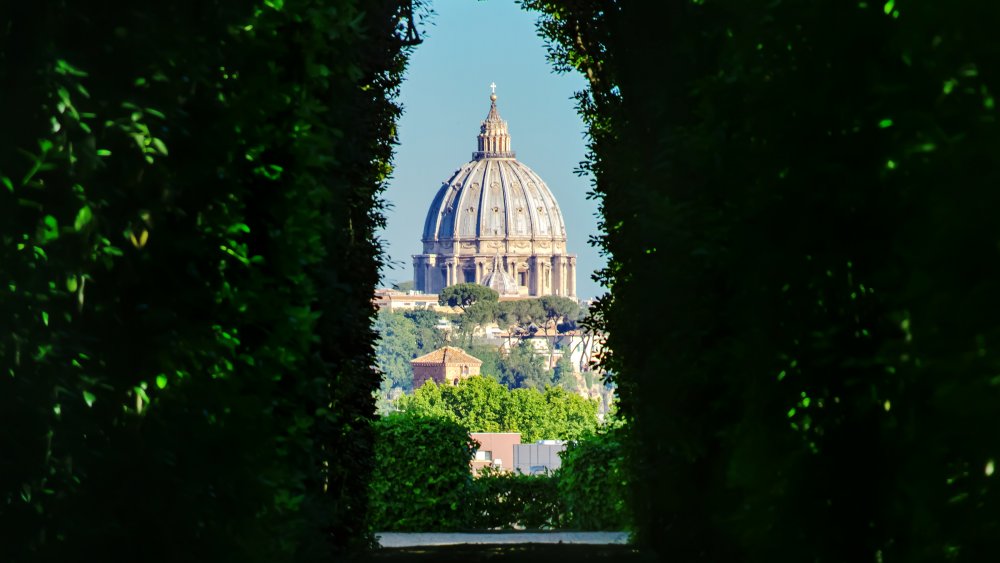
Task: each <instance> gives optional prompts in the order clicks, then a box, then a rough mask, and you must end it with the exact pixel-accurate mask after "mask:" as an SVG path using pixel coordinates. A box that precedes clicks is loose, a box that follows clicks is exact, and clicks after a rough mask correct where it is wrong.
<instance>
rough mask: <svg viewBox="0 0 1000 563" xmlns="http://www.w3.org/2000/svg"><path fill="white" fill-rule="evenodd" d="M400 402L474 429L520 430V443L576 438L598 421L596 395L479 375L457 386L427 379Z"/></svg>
mask: <svg viewBox="0 0 1000 563" xmlns="http://www.w3.org/2000/svg"><path fill="white" fill-rule="evenodd" d="M396 406H397V408H398V409H399V410H400V411H402V412H404V413H409V414H413V415H417V416H422V417H431V418H443V419H446V420H451V421H454V422H457V423H458V424H460V425H461V426H462V427H464V428H467V429H469V430H470V431H472V432H520V433H521V441H522V442H535V441H537V440H543V439H553V440H575V439H577V438H580V437H581V436H583V435H586V434H589V433H593V432H594V431H595V430H596V429H597V426H598V420H597V408H598V404H597V401H596V400H592V399H584V398H583V397H581V396H580V395H577V394H576V393H571V392H568V391H566V390H564V389H561V388H558V387H547V388H545V389H544V390H542V391H539V390H537V389H509V388H507V387H506V386H504V385H501V384H500V383H497V382H496V381H494V380H493V379H491V378H488V377H481V376H480V377H470V378H468V379H466V380H463V381H460V382H459V384H458V385H437V384H435V383H434V382H433V381H431V382H428V383H426V384H424V386H423V387H421V388H420V389H417V390H416V391H415V392H414V393H413V394H412V395H407V396H404V397H401V398H400V399H399V400H398V401H397V403H396Z"/></svg>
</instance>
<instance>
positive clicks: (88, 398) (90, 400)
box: [83, 391, 97, 407]
mask: <svg viewBox="0 0 1000 563" xmlns="http://www.w3.org/2000/svg"><path fill="white" fill-rule="evenodd" d="M96 400H97V396H96V395H94V394H93V393H91V392H90V391H84V392H83V402H85V403H87V406H88V407H92V406H94V401H96Z"/></svg>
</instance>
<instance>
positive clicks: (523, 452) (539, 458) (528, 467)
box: [513, 440, 566, 475]
mask: <svg viewBox="0 0 1000 563" xmlns="http://www.w3.org/2000/svg"><path fill="white" fill-rule="evenodd" d="M564 451H566V442H565V441H563V440H539V441H538V442H535V443H534V444H516V445H514V463H513V467H514V471H517V472H518V473H524V474H525V475H538V474H541V473H549V472H551V471H555V470H556V469H559V468H560V467H562V457H561V454H562V452H564Z"/></svg>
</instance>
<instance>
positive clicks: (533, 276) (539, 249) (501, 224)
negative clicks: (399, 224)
mask: <svg viewBox="0 0 1000 563" xmlns="http://www.w3.org/2000/svg"><path fill="white" fill-rule="evenodd" d="M496 101H497V97H496V94H493V95H491V96H490V110H489V113H488V114H487V116H486V120H485V121H483V122H482V125H481V126H480V128H479V137H478V141H477V144H478V146H477V148H478V150H477V151H476V152H474V153H473V155H472V160H471V161H470V162H467V163H465V164H463V165H462V166H461V167H460V168H459V169H458V170H456V171H455V173H454V174H452V175H451V177H450V178H448V180H446V181H445V182H444V183H442V184H441V187H440V188H439V189H438V190H437V194H436V195H435V196H434V199H433V201H432V202H431V205H430V208H429V209H428V211H427V220H426V221H425V222H424V232H423V237H422V241H423V253H422V254H417V255H415V256H414V257H413V282H414V285H415V287H416V288H417V289H419V290H421V291H423V292H424V293H428V294H432V293H438V292H440V291H441V290H442V289H444V288H446V287H448V286H452V285H455V284H459V283H478V284H482V285H486V286H488V287H492V288H493V289H495V290H497V292H498V293H500V295H502V296H503V295H511V296H523V297H527V296H532V297H537V296H541V295H563V296H567V297H575V296H576V255H575V254H569V253H567V250H566V225H565V223H564V222H563V216H562V211H560V209H559V204H558V203H556V198H555V196H553V195H552V192H551V191H550V190H549V187H548V186H547V185H545V182H544V181H542V179H541V178H540V177H539V176H538V174H535V172H534V171H532V170H531V169H530V168H528V167H527V166H525V165H524V164H522V163H521V162H519V161H518V160H517V158H516V156H515V154H514V151H512V150H511V146H510V133H509V131H508V129H507V122H506V121H504V120H503V119H501V117H500V113H499V111H498V110H497V105H496Z"/></svg>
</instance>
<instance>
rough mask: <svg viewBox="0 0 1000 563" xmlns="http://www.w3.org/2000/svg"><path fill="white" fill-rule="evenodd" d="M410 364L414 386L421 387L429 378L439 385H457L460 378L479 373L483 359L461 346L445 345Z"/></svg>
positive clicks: (413, 360) (411, 361)
mask: <svg viewBox="0 0 1000 563" xmlns="http://www.w3.org/2000/svg"><path fill="white" fill-rule="evenodd" d="M410 365H411V366H413V388H414V389H419V388H420V387H421V386H422V385H423V384H424V382H425V381H427V380H428V379H431V380H433V381H434V382H435V383H437V384H438V385H456V384H458V381H459V380H460V379H465V378H467V377H472V376H473V375H479V368H480V367H482V365H483V361H482V360H480V359H479V358H476V357H474V356H470V355H469V354H467V353H466V352H465V350H462V349H461V348H455V347H453V346H445V347H444V348H438V349H437V350H434V351H433V352H431V353H430V354H425V355H423V356H420V357H419V358H414V359H412V360H410Z"/></svg>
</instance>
